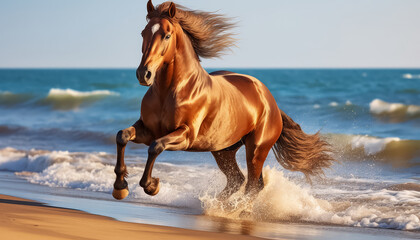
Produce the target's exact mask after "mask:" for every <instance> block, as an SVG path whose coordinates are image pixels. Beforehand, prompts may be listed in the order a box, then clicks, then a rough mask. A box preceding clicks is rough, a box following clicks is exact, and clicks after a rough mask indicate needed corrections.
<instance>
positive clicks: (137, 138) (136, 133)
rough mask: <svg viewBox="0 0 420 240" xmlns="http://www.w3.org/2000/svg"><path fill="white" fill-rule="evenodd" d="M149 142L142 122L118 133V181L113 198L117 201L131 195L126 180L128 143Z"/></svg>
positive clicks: (116, 180) (116, 168)
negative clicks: (125, 157)
mask: <svg viewBox="0 0 420 240" xmlns="http://www.w3.org/2000/svg"><path fill="white" fill-rule="evenodd" d="M149 140H150V136H149V134H148V131H147V129H146V128H145V127H144V125H143V122H142V121H141V120H139V121H137V122H136V123H135V124H134V125H133V126H131V127H129V128H126V129H124V130H120V131H119V132H118V133H117V136H116V143H117V163H116V164H115V169H114V172H115V174H116V179H115V183H114V190H113V192H112V196H113V197H114V198H115V199H118V200H121V199H124V198H125V197H127V195H128V193H129V192H128V184H127V181H125V179H124V178H125V177H126V176H127V174H128V172H127V167H126V166H125V163H124V152H125V147H126V145H127V143H128V141H133V142H136V143H147V142H148V141H149Z"/></svg>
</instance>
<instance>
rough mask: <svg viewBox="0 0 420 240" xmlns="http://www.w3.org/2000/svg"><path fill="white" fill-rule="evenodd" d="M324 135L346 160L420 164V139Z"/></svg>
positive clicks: (340, 156)
mask: <svg viewBox="0 0 420 240" xmlns="http://www.w3.org/2000/svg"><path fill="white" fill-rule="evenodd" d="M324 137H325V138H326V140H327V141H328V142H330V143H331V144H332V146H333V148H334V149H335V151H336V153H337V154H338V155H339V156H338V157H339V158H340V159H342V160H345V161H361V160H374V161H376V162H383V163H388V164H390V165H392V166H393V167H398V168H409V167H419V166H420V140H404V139H400V138H396V137H388V138H379V137H373V136H368V135H345V134H325V135H324Z"/></svg>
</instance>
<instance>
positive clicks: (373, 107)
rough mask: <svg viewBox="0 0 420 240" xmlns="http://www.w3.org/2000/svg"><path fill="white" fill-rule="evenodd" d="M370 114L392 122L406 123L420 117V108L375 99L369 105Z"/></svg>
mask: <svg viewBox="0 0 420 240" xmlns="http://www.w3.org/2000/svg"><path fill="white" fill-rule="evenodd" d="M369 107H370V112H371V113H372V114H374V115H375V116H378V117H382V118H386V119H389V120H391V121H397V122H400V121H405V120H410V119H413V118H419V117H420V106H417V105H405V104H402V103H389V102H385V101H383V100H381V99H374V100H373V101H372V102H370V104H369Z"/></svg>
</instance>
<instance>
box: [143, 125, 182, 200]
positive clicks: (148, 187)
mask: <svg viewBox="0 0 420 240" xmlns="http://www.w3.org/2000/svg"><path fill="white" fill-rule="evenodd" d="M188 132H189V128H188V127H187V126H186V125H183V126H181V127H180V128H178V129H177V130H175V131H174V132H172V133H170V134H168V135H166V136H164V137H161V138H159V139H156V140H155V141H153V142H152V143H151V144H150V146H149V151H148V157H147V162H146V167H145V168H144V172H143V177H142V178H141V180H140V186H141V187H142V188H143V189H144V192H145V193H147V194H148V195H152V196H153V195H156V194H158V192H159V178H153V177H152V170H153V165H154V163H155V160H156V158H157V156H159V154H160V153H162V152H163V151H164V150H172V151H176V150H186V149H187V147H188V139H187V135H188Z"/></svg>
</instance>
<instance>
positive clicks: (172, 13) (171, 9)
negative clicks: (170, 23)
mask: <svg viewBox="0 0 420 240" xmlns="http://www.w3.org/2000/svg"><path fill="white" fill-rule="evenodd" d="M175 13H176V7H175V3H173V2H171V4H170V5H169V9H168V14H169V17H171V18H173V17H175Z"/></svg>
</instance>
